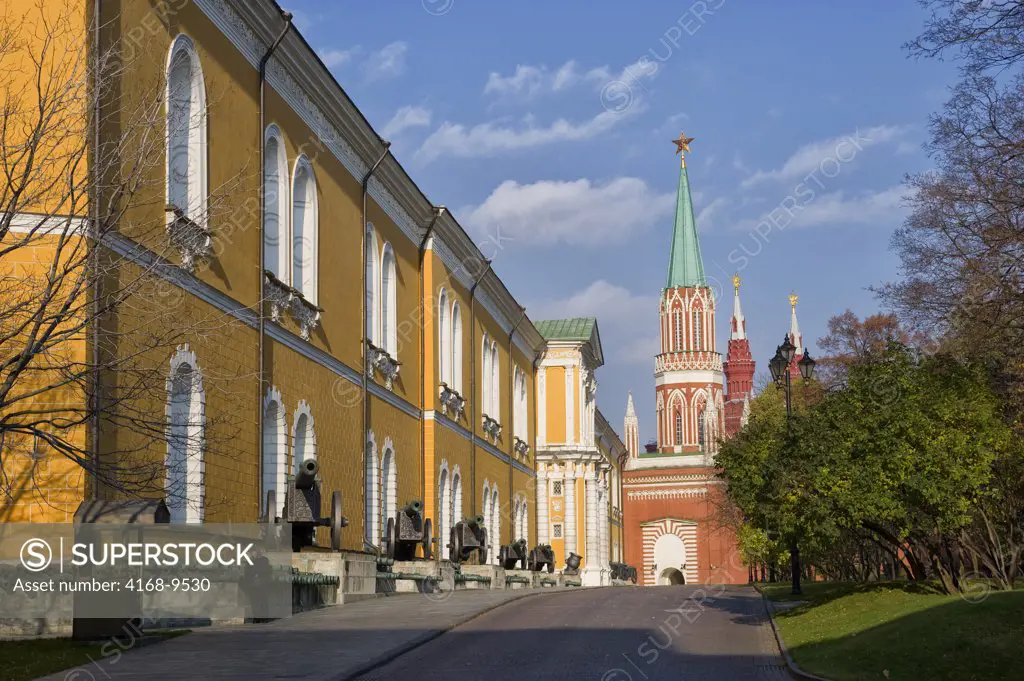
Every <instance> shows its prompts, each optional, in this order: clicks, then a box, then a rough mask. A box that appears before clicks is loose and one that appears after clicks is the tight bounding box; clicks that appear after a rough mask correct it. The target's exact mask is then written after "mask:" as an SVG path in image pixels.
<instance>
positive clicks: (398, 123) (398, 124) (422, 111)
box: [380, 106, 430, 139]
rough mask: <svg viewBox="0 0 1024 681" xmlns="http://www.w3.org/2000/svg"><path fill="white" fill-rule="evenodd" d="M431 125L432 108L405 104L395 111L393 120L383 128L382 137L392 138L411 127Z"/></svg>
mask: <svg viewBox="0 0 1024 681" xmlns="http://www.w3.org/2000/svg"><path fill="white" fill-rule="evenodd" d="M426 125H430V109H426V108H424V107H422V106H403V107H402V108H401V109H399V110H398V111H396V112H395V115H394V116H392V117H391V120H390V121H388V122H387V123H385V124H384V127H383V128H381V130H380V134H381V137H384V138H385V139H390V138H391V137H393V136H395V135H397V134H399V133H401V132H402V131H404V130H408V129H409V128H418V127H423V126H426Z"/></svg>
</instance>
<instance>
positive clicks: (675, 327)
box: [672, 307, 683, 352]
mask: <svg viewBox="0 0 1024 681" xmlns="http://www.w3.org/2000/svg"><path fill="white" fill-rule="evenodd" d="M672 349H673V350H675V351H676V352H679V351H681V350H682V349H683V311H682V310H681V309H680V308H678V307H676V308H675V309H674V310H672Z"/></svg>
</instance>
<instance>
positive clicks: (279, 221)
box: [263, 125, 292, 284]
mask: <svg viewBox="0 0 1024 681" xmlns="http://www.w3.org/2000/svg"><path fill="white" fill-rule="evenodd" d="M264 150H265V151H264V156H263V201H264V208H265V213H264V220H263V257H264V260H263V268H264V269H268V270H270V271H271V272H273V273H274V276H275V277H277V278H278V279H280V280H281V281H283V282H285V283H286V284H287V283H289V282H290V281H291V274H292V272H291V267H289V262H290V256H289V253H290V250H289V247H290V246H291V239H290V238H289V236H288V232H289V230H288V164H287V161H286V160H285V150H284V142H283V140H282V139H281V130H280V129H279V128H278V127H277V126H276V125H271V126H269V127H268V128H267V132H266V135H265V143H264Z"/></svg>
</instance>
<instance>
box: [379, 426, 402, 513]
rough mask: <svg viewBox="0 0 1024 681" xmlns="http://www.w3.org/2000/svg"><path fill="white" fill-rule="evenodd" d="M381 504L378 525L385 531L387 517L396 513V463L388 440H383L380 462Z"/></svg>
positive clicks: (393, 449)
mask: <svg viewBox="0 0 1024 681" xmlns="http://www.w3.org/2000/svg"><path fill="white" fill-rule="evenodd" d="M380 479H381V483H382V484H381V494H380V498H381V505H380V518H381V519H380V527H381V531H382V532H383V531H386V530H387V526H388V518H394V517H395V515H396V514H397V513H398V464H397V462H396V461H395V448H394V446H393V445H392V444H391V441H390V440H385V441H384V455H383V456H382V457H381V462H380Z"/></svg>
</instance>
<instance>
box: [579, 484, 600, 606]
mask: <svg viewBox="0 0 1024 681" xmlns="http://www.w3.org/2000/svg"><path fill="white" fill-rule="evenodd" d="M584 480H585V483H584V484H585V487H586V499H587V500H586V507H585V509H586V510H585V517H586V531H587V538H586V542H587V543H586V548H585V549H584V550H585V557H586V560H587V568H586V570H585V571H584V572H585V574H584V576H583V583H584V584H586V585H588V586H600V584H601V547H600V539H599V531H598V523H597V471H596V470H593V469H591V468H590V467H588V468H587V470H586V475H585V477H584Z"/></svg>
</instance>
